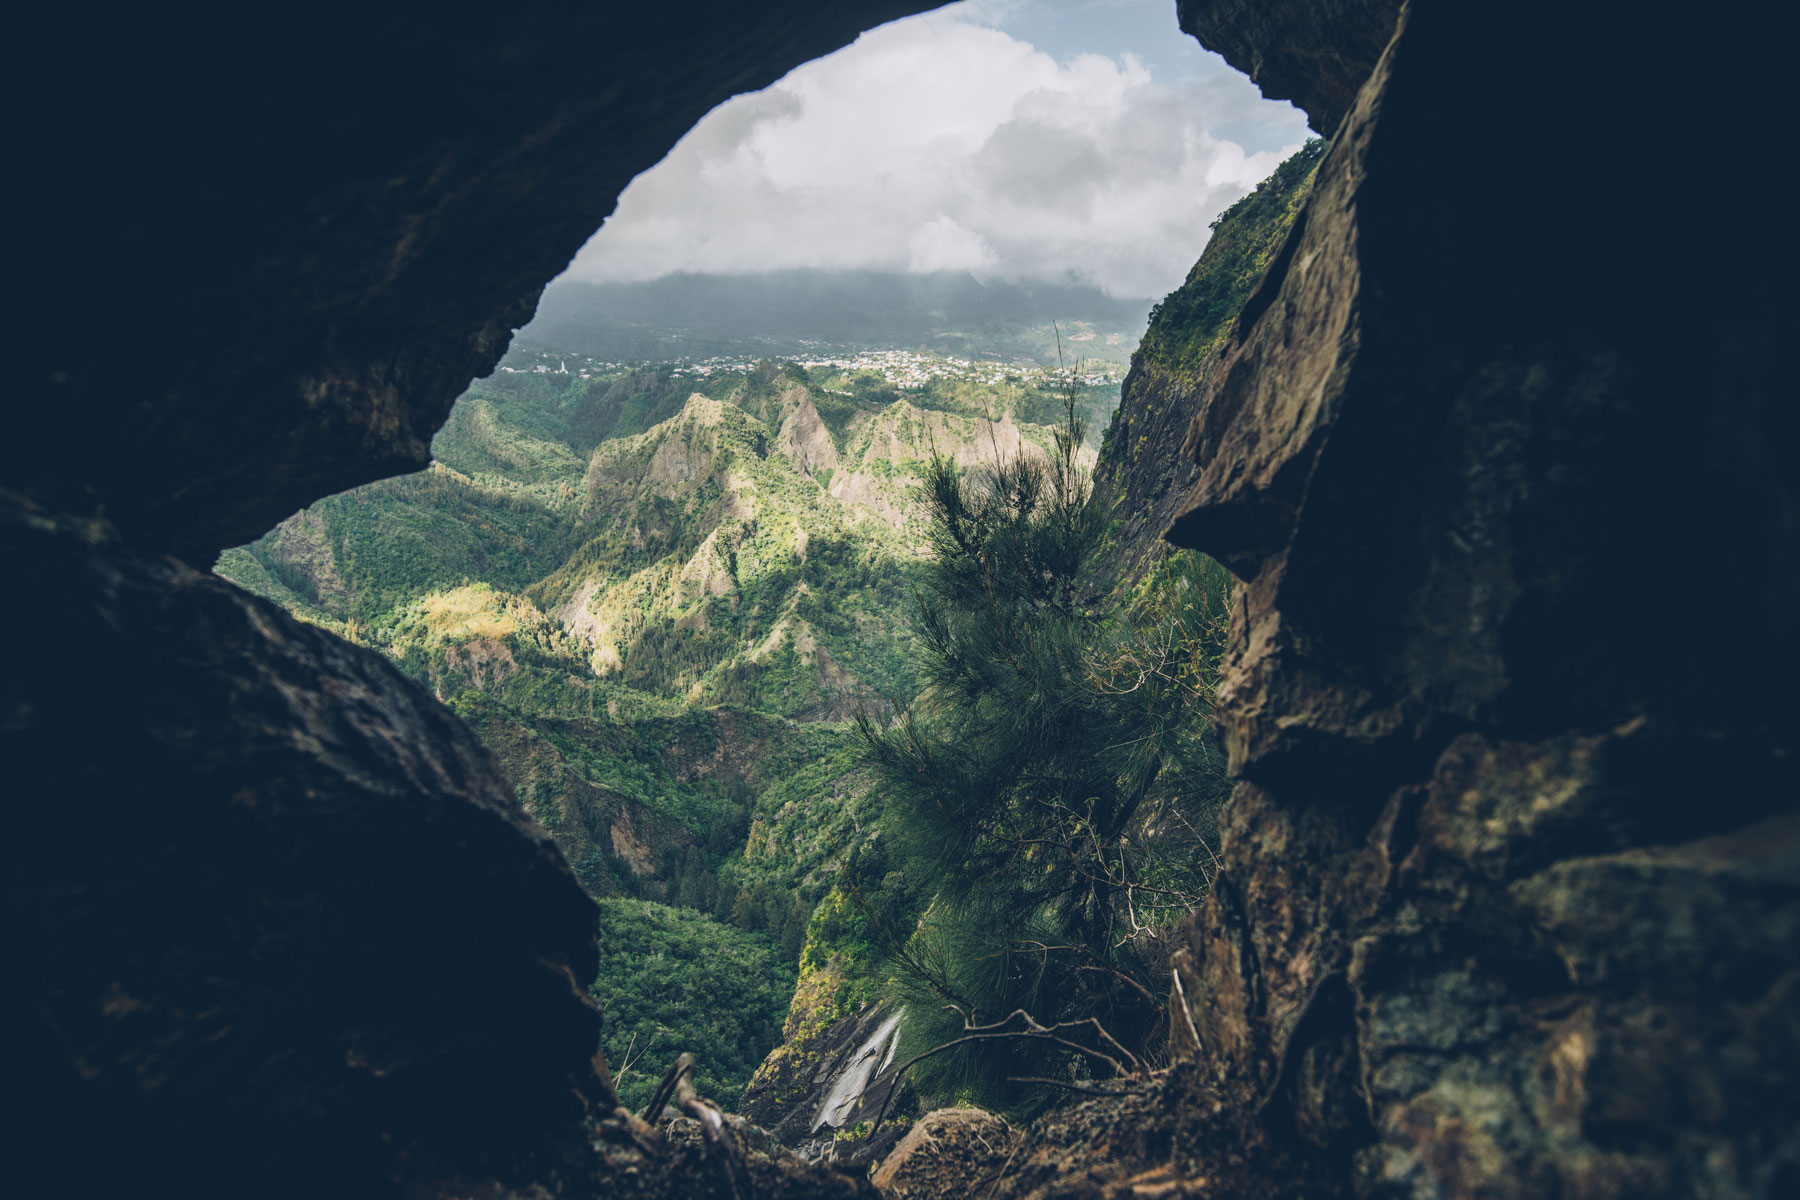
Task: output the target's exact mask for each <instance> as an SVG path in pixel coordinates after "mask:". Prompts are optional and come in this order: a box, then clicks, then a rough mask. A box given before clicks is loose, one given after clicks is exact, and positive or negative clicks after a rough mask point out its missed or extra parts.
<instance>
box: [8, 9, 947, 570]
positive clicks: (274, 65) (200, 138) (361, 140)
mask: <svg viewBox="0 0 1800 1200" xmlns="http://www.w3.org/2000/svg"><path fill="white" fill-rule="evenodd" d="M919 7H921V6H920V5H918V4H916V3H915V4H907V3H905V2H904V0H861V2H859V3H856V4H823V3H818V2H814V0H802V2H795V3H780V4H755V5H746V4H725V3H699V4H675V5H655V4H652V5H617V4H581V5H576V4H563V3H555V2H553V0H525V2H524V3H516V4H503V5H494V6H487V7H483V6H459V7H455V8H445V7H444V6H442V5H427V4H375V5H369V4H360V3H344V2H342V0H326V2H325V3H320V4H309V5H306V6H304V7H303V8H292V9H280V10H269V9H259V10H256V11H255V12H246V11H245V10H244V9H243V8H242V7H241V6H236V5H226V4H218V3H200V4H188V5H180V6H176V7H174V8H152V7H145V6H131V5H105V4H72V5H37V6H31V7H29V8H28V9H26V10H23V11H22V12H21V13H19V14H17V15H16V19H15V20H14V21H13V23H12V24H11V25H10V26H9V29H8V42H9V45H10V47H11V48H12V49H13V50H14V53H13V54H9V55H8V67H7V70H6V72H4V77H5V82H4V85H3V86H5V87H6V88H7V111H8V112H10V113H13V114H15V119H14V120H13V121H10V122H9V123H8V124H9V132H8V135H7V136H8V144H7V147H6V160H7V162H8V163H10V164H12V166H13V169H14V170H15V171H16V172H17V173H18V179H19V181H20V184H21V186H19V187H17V188H15V189H13V198H14V200H15V202H16V203H17V204H18V205H19V209H18V212H17V214H16V216H15V218H14V219H15V223H16V225H17V227H18V228H19V229H20V231H21V236H20V237H19V238H18V239H16V240H15V244H14V247H13V250H12V251H11V253H10V255H9V258H8V269H7V289H8V291H9V293H10V294H11V297H12V302H11V303H9V304H8V305H7V308H8V311H9V312H10V313H12V314H13V316H12V318H11V319H12V321H13V324H12V326H11V328H10V330H9V333H10V337H9V343H10V344H11V345H12V346H13V352H12V355H11V362H12V367H13V371H12V378H13V381H14V383H13V387H14V391H13V394H12V396H11V399H10V403H9V406H8V408H9V414H10V415H9V428H8V436H7V437H6V438H5V440H4V441H3V442H0V479H3V480H5V482H6V484H7V485H8V486H10V487H12V488H14V489H15V490H19V491H22V492H25V493H27V494H31V495H34V496H37V497H38V498H40V499H41V500H42V501H43V502H44V503H45V504H46V506H47V507H50V508H53V509H58V510H64V511H69V512H74V513H79V514H82V515H91V514H93V513H96V512H99V513H103V514H104V515H106V516H107V517H108V518H109V519H110V520H111V521H112V522H113V523H114V524H115V525H116V526H117V527H118V528H119V529H120V530H121V531H122V532H123V533H124V534H125V535H126V536H127V537H128V538H129V539H130V540H133V541H135V542H139V543H141V544H144V545H146V546H154V547H155V548H157V549H165V550H175V551H177V552H178V553H180V554H182V555H183V556H184V557H187V558H188V559H189V560H190V561H193V562H210V561H211V560H212V556H213V555H214V554H215V553H216V552H217V551H219V550H221V549H223V548H225V547H227V546H235V545H239V544H242V543H244V542H247V541H250V540H252V539H254V538H256V537H257V536H259V535H260V534H262V533H263V532H264V531H265V530H267V529H268V528H269V527H270V526H272V525H274V524H275V523H276V522H277V521H279V520H281V519H283V518H285V517H287V516H288V515H289V514H291V513H293V512H294V511H296V510H297V509H299V508H301V507H302V506H304V505H305V504H307V503H308V502H309V501H312V500H314V499H317V498H318V497H320V496H323V495H327V494H330V493H332V492H337V491H341V490H343V489H345V488H348V487H351V486H354V485H356V484H359V483H365V482H368V481H369V480H372V479H378V478H381V477H383V476H387V475H392V474H395V473H397V472H401V471H408V470H416V469H418V468H420V467H422V466H424V465H425V463H426V461H427V456H428V449H429V445H430V442H431V435H432V433H433V432H435V430H436V429H437V427H438V426H439V425H440V424H442V422H443V420H444V417H445V416H446V414H447V413H448V412H449V409H450V404H451V402H452V401H453V400H455V398H456V397H457V395H458V394H460V393H461V391H462V390H463V387H464V385H465V384H466V383H467V382H468V381H469V380H470V379H471V378H474V377H476V376H480V375H484V374H486V373H487V372H488V371H489V370H490V369H491V368H492V366H493V364H494V363H495V362H496V361H497V360H498V358H499V356H500V354H501V353H502V352H503V351H504V350H505V348H506V343H507V340H508V338H509V337H510V332H511V330H512V329H514V328H516V327H518V326H520V325H523V324H525V323H526V322H527V321H528V320H530V318H531V314H532V311H533V308H534V307H535V305H536V301H537V295H538V292H539V291H540V290H541V289H542V288H543V286H544V284H545V283H546V282H547V281H548V280H549V279H551V278H552V277H553V276H555V275H556V274H557V273H559V272H560V271H561V270H562V269H563V268H564V267H565V266H566V265H567V264H568V262H569V259H570V257H571V256H572V255H573V254H574V252H575V250H576V249H577V248H578V247H579V246H580V245H581V244H582V242H583V241H585V240H586V239H587V238H588V237H589V236H590V235H591V234H592V233H593V232H594V230H595V229H597V228H598V227H599V225H600V222H601V219H602V218H604V217H605V216H606V215H607V214H608V213H609V212H611V211H612V207H613V203H614V199H615V198H616V197H617V196H618V194H619V192H620V191H621V190H622V189H623V188H624V186H625V185H626V184H627V183H628V182H629V181H630V180H631V179H632V177H633V176H635V175H637V174H638V173H639V172H641V171H644V170H646V169H647V168H649V167H651V166H653V165H654V164H655V163H656V162H657V161H658V160H659V159H661V158H662V156H663V154H664V153H665V152H666V151H667V150H668V148H669V147H670V146H671V145H673V144H674V143H675V141H676V140H677V139H678V138H680V137H681V136H682V135H683V134H684V133H686V132H687V131H688V129H689V128H691V127H692V126H693V124H694V123H695V122H696V121H697V120H699V118H700V117H701V116H703V115H704V114H705V113H706V112H707V111H708V110H709V109H711V108H712V107H713V106H715V105H716V104H718V103H719V102H720V101H722V100H724V99H725V98H727V97H728V96H731V95H733V94H735V93H738V92H743V91H751V90H755V89H756V88H760V87H764V86H766V85H768V84H769V83H772V82H774V80H775V79H776V78H778V77H779V76H780V75H782V74H783V73H784V72H786V71H788V70H789V69H791V68H792V67H794V66H796V65H798V64H799V63H801V62H804V61H806V60H807V59H810V58H814V57H817V56H818V55H820V54H824V53H827V52H829V51H831V50H834V49H836V48H837V47H839V46H841V45H843V44H844V43H846V42H848V41H850V40H851V39H852V38H854V37H855V36H856V34H857V33H858V32H860V31H861V30H863V29H866V28H869V27H871V26H873V25H877V24H880V23H881V22H882V21H886V20H890V19H892V18H894V17H896V16H900V15H902V14H903V13H905V12H908V11H913V10H916V9H917V8H919Z"/></svg>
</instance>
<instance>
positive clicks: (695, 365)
mask: <svg viewBox="0 0 1800 1200" xmlns="http://www.w3.org/2000/svg"><path fill="white" fill-rule="evenodd" d="M771 357H775V356H768V355H763V356H743V355H734V356H725V357H715V358H699V359H687V358H683V359H674V360H671V361H669V362H666V363H656V364H647V363H625V362H608V361H605V360H603V359H597V358H590V357H588V356H586V355H582V354H567V353H563V352H560V351H541V350H534V349H531V348H529V347H518V346H515V347H514V348H513V350H511V351H510V352H509V353H508V354H507V356H506V360H505V362H503V363H502V364H501V366H500V367H499V370H500V372H502V373H504V374H508V375H526V374H537V375H572V376H574V377H575V378H577V379H593V378H597V377H604V376H607V375H614V374H617V373H619V372H620V371H625V370H628V369H630V368H632V367H642V366H649V365H655V366H661V367H667V368H668V369H669V370H670V371H671V372H672V373H673V374H675V375H677V376H681V375H687V376H692V377H694V378H700V379H703V378H705V377H707V376H709V375H713V374H716V373H718V372H730V371H749V370H751V369H753V368H754V367H755V366H756V365H757V363H758V362H764V361H769V359H770V358H771ZM775 361H780V362H791V363H793V364H795V365H796V366H801V367H805V368H807V369H808V370H814V369H822V368H829V369H833V370H839V371H845V372H850V373H867V374H871V375H876V376H879V377H880V378H881V379H883V380H885V381H886V382H888V383H889V384H892V385H893V386H894V387H897V388H901V389H916V388H925V387H928V386H930V384H931V382H932V380H934V379H946V380H963V381H966V382H970V383H984V384H1000V383H1012V384H1030V383H1048V384H1051V385H1058V384H1067V383H1070V382H1073V383H1077V384H1081V385H1083V386H1086V387H1111V386H1114V385H1117V384H1118V383H1119V382H1120V380H1122V379H1123V378H1124V377H1125V369H1124V368H1123V367H1121V366H1120V365H1118V364H1117V363H1109V362H1091V363H1090V362H1083V363H1078V364H1077V365H1076V366H1075V367H1074V368H1056V367H1040V366H1037V365H1035V364H1029V363H1002V362H993V361H971V360H969V359H966V358H956V357H953V356H946V355H939V354H926V353H922V352H920V351H917V350H870V349H848V348H841V347H823V346H821V347H818V348H816V349H814V350H811V351H810V352H806V353H801V354H797V355H784V356H779V357H777V358H775Z"/></svg>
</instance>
